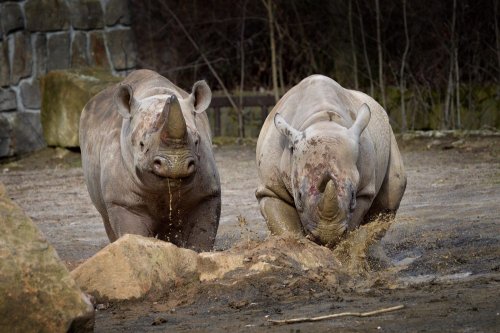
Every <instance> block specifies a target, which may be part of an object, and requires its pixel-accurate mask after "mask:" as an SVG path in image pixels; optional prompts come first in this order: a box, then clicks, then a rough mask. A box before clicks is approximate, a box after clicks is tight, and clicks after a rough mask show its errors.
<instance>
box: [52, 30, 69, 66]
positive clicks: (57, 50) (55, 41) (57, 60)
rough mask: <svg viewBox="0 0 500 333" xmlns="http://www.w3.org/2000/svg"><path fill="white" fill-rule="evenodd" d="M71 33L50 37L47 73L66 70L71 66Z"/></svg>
mask: <svg viewBox="0 0 500 333" xmlns="http://www.w3.org/2000/svg"><path fill="white" fill-rule="evenodd" d="M69 40H70V33H69V32H61V33H56V34H53V35H50V36H49V37H48V40H47V49H48V56H47V71H51V70H55V69H65V68H68V67H69V64H70V54H69V53H70V43H69Z"/></svg>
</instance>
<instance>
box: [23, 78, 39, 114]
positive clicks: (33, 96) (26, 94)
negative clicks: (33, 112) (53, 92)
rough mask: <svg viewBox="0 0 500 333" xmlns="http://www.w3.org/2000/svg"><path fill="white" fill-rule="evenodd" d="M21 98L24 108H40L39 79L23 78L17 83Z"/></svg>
mask: <svg viewBox="0 0 500 333" xmlns="http://www.w3.org/2000/svg"><path fill="white" fill-rule="evenodd" d="M19 88H20V90H21V100H22V102H23V105H24V107H25V108H26V109H40V106H41V103H40V101H41V99H40V80H39V79H33V80H31V82H30V80H24V81H23V82H21V84H20V85H19Z"/></svg>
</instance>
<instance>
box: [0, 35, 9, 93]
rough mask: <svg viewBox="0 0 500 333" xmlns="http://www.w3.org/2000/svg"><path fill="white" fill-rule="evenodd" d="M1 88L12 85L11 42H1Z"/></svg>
mask: <svg viewBox="0 0 500 333" xmlns="http://www.w3.org/2000/svg"><path fill="white" fill-rule="evenodd" d="M0 64H2V66H0V87H6V86H8V85H9V84H10V64H9V42H8V41H7V40H5V41H0Z"/></svg>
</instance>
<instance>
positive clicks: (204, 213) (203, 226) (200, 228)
mask: <svg viewBox="0 0 500 333" xmlns="http://www.w3.org/2000/svg"><path fill="white" fill-rule="evenodd" d="M220 209H221V197H220V193H219V195H218V196H215V197H211V198H210V199H207V200H205V201H204V202H202V203H200V204H198V205H197V206H196V208H194V209H192V211H191V212H190V213H189V214H188V216H187V221H189V222H192V223H193V224H191V225H192V227H191V230H189V231H188V236H187V243H186V247H188V248H190V249H193V250H195V251H198V252H199V251H210V250H212V248H213V246H214V242H215V236H216V235H217V228H218V226H219V218H220Z"/></svg>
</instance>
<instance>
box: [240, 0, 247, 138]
mask: <svg viewBox="0 0 500 333" xmlns="http://www.w3.org/2000/svg"><path fill="white" fill-rule="evenodd" d="M246 8H247V0H245V2H244V3H243V15H242V18H241V30H240V100H239V103H238V104H239V107H240V110H241V112H238V134H239V137H240V139H243V138H244V137H245V124H244V122H243V116H244V115H243V91H244V89H243V88H244V86H245V47H244V46H245V45H244V41H245V20H246Z"/></svg>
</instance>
